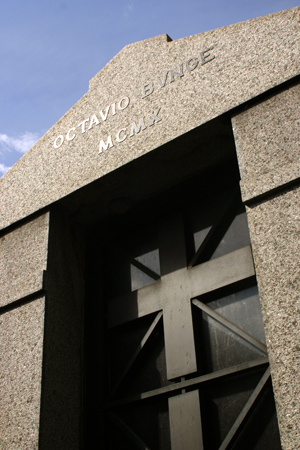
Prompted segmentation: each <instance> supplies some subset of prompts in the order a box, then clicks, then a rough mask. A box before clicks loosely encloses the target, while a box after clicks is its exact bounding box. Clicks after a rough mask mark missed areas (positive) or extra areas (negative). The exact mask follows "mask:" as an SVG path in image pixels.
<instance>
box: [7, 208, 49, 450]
mask: <svg viewBox="0 0 300 450" xmlns="http://www.w3.org/2000/svg"><path fill="white" fill-rule="evenodd" d="M48 229H49V214H44V215H43V216H41V217H39V218H37V219H34V220H32V221H31V222H29V223H27V224H26V225H23V226H21V227H19V228H16V229H15V230H13V231H10V232H9V233H7V234H5V235H2V237H1V239H0V280H1V281H0V392H1V395H0V416H1V419H0V448H1V449H9V450H19V449H21V448H22V449H24V450H34V449H38V441H39V421H40V398H41V383H42V360H43V340H44V339H43V338H44V313H45V296H44V291H43V273H44V270H45V269H46V267H47V252H48Z"/></svg>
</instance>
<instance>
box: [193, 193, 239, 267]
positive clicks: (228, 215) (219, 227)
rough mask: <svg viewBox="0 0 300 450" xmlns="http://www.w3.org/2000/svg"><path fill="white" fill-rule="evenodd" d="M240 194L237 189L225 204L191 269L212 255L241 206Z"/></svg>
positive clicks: (198, 251)
mask: <svg viewBox="0 0 300 450" xmlns="http://www.w3.org/2000/svg"><path fill="white" fill-rule="evenodd" d="M239 196H240V194H239V191H238V190H236V189H235V190H234V191H233V193H232V197H231V198H230V200H229V202H228V203H227V204H226V205H225V208H222V209H221V212H220V215H219V218H218V220H217V221H216V222H215V224H214V225H213V226H212V227H211V229H210V230H209V232H208V233H207V235H206V237H205V239H204V241H203V242H202V244H201V245H200V247H199V248H198V250H197V251H196V253H195V254H194V256H193V258H192V259H191V261H190V262H189V264H188V268H189V269H191V268H192V267H193V266H194V265H195V264H196V263H197V262H199V261H200V262H201V261H202V262H204V261H205V260H208V259H209V258H210V257H211V255H212V254H213V252H214V251H215V249H216V248H217V245H218V243H219V242H220V240H221V238H222V237H223V235H224V234H225V233H226V231H227V230H228V228H229V226H230V224H231V222H232V221H233V219H234V215H235V212H236V211H237V209H238V207H239V201H238V200H239Z"/></svg>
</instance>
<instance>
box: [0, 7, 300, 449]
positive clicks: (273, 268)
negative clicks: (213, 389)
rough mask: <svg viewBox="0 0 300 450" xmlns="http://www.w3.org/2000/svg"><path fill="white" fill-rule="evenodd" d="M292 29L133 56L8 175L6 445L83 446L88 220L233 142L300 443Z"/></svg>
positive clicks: (0, 301) (225, 157)
mask: <svg viewBox="0 0 300 450" xmlns="http://www.w3.org/2000/svg"><path fill="white" fill-rule="evenodd" d="M299 22H300V7H297V8H294V9H291V10H288V11H283V12H280V13H276V14H272V15H270V16H266V17H262V18H258V19H254V20H251V21H247V22H244V23H240V24H236V25H232V26H229V27H226V28H222V29H219V30H213V31H209V32H206V33H202V34H199V35H195V36H190V37H188V38H185V39H180V40H178V41H174V42H173V41H171V40H170V38H169V37H168V36H167V35H163V36H158V37H156V38H153V39H149V40H147V41H143V42H138V43H135V44H131V45H129V46H127V47H125V48H124V49H123V50H122V51H121V52H120V53H119V54H118V55H117V56H116V57H115V58H113V60H112V61H110V62H109V63H108V64H107V65H106V66H105V67H104V68H103V69H102V70H101V71H100V72H99V74H97V75H96V76H95V77H94V78H93V79H92V80H91V82H90V88H89V91H88V93H87V94H86V95H85V96H84V97H83V98H82V99H81V100H79V102H78V103H77V104H76V105H74V107H72V108H71V109H70V111H68V112H67V113H66V114H65V116H64V117H63V118H62V119H61V120H60V121H59V122H58V123H57V124H55V125H54V127H53V128H51V130H49V132H48V133H46V134H45V136H44V137H43V138H41V139H40V141H39V142H38V143H37V144H36V145H35V146H34V147H33V148H32V149H31V150H30V151H29V152H28V153H27V154H25V155H24V156H23V157H22V158H21V160H20V161H19V162H18V163H17V164H16V165H15V166H14V167H13V168H12V169H11V170H10V171H9V172H8V173H7V174H5V176H4V177H3V178H1V180H0V213H1V214H0V217H1V218H0V229H1V238H0V252H1V253H0V256H1V258H0V273H1V284H0V331H1V340H0V363H1V368H0V388H1V391H2V392H1V405H0V406H1V414H2V416H3V419H1V421H0V432H1V433H0V436H1V437H0V449H1V450H2V449H3V450H7V449H9V450H14V449H19V448H22V449H25V450H26V449H28V450H29V449H30V450H34V449H38V448H39V449H40V450H48V449H49V450H50V449H51V450H53V449H57V450H60V449H62V448H66V449H68V450H77V449H78V450H79V448H81V446H82V439H83V437H82V436H83V430H82V422H83V421H82V414H83V410H84V405H83V397H84V395H83V388H82V386H83V377H84V367H83V366H84V350H83V347H84V305H85V302H86V301H88V300H87V297H86V292H87V287H86V264H87V259H88V257H87V253H86V248H85V239H86V230H87V228H86V227H87V224H88V225H90V224H94V223H95V222H96V220H99V218H101V219H104V218H105V217H107V216H109V215H110V214H120V213H126V211H127V210H129V209H130V208H131V207H132V205H133V204H135V205H136V204H137V203H138V202H141V201H142V200H143V199H145V198H149V197H150V196H151V195H154V194H156V195H157V194H158V193H159V192H162V191H163V190H166V189H167V188H168V187H170V186H174V185H175V184H176V183H178V182H179V181H181V180H182V179H188V177H191V176H194V177H195V176H196V175H197V176H200V177H201V173H204V172H205V171H207V170H208V169H209V170H212V168H213V167H216V166H217V165H219V166H220V165H221V164H224V168H225V167H227V166H226V164H227V163H228V162H230V163H231V162H232V161H233V160H235V156H236V155H235V147H234V140H235V146H236V153H237V159H238V164H239V168H240V174H241V190H242V195H243V200H244V202H245V204H246V206H247V214H248V220H249V226H250V234H251V242H252V247H253V256H254V262H255V269H256V273H257V279H258V286H259V292H260V298H261V304H262V311H263V317H264V324H265V330H266V338H267V346H268V352H269V358H270V367H271V374H272V380H273V387H274V394H275V400H276V406H277V413H278V421H279V428H280V433H281V439H282V447H283V449H284V450H292V449H296V448H300V444H299V442H300V439H299V437H300V435H299V423H300V383H299V380H298V373H299V369H300V367H299V366H300V356H299V355H300V348H299V336H300V329H299V322H300V320H299V317H300V305H299V298H298V297H299V250H300V249H299V245H300V244H299V242H300V241H299V234H300V229H299V223H300V222H299V211H300V208H299V207H300V190H299V184H300V180H299V167H300V166H299V162H298V160H299V151H300V147H299V123H300V117H299V106H300V88H299V48H300V38H299ZM231 120H232V125H233V131H232V129H231ZM235 163H236V162H235V161H234V164H235ZM235 167H236V166H235ZM46 208H47V211H48V212H46V213H45V209H46ZM97 211H98V212H97ZM39 213H40V214H41V215H40V216H38V214H39ZM89 264H91V263H89Z"/></svg>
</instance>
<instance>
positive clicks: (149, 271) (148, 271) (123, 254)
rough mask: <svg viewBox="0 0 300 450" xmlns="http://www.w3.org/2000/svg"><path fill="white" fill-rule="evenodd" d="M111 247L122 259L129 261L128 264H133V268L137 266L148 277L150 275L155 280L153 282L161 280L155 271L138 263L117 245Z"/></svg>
mask: <svg viewBox="0 0 300 450" xmlns="http://www.w3.org/2000/svg"><path fill="white" fill-rule="evenodd" d="M110 247H111V248H112V250H113V251H114V252H115V253H116V254H117V255H118V256H119V257H120V256H121V258H123V259H125V260H127V261H128V262H130V264H132V265H133V266H135V267H136V268H137V269H139V270H141V271H142V272H144V273H145V274H146V275H148V276H149V277H151V278H153V280H159V279H160V275H159V274H158V273H156V272H154V270H152V269H150V268H149V267H147V266H145V265H144V264H143V263H141V262H139V261H137V260H136V259H135V258H134V257H133V256H131V255H129V254H128V253H126V252H125V251H124V250H122V249H121V248H119V247H118V248H116V247H115V245H112V244H110Z"/></svg>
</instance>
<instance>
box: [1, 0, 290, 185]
mask: <svg viewBox="0 0 300 450" xmlns="http://www.w3.org/2000/svg"><path fill="white" fill-rule="evenodd" d="M294 6H299V2H297V1H295V0H240V1H238V0H205V1H202V0H198V1H196V0H185V1H177V0H151V1H143V0H139V1H138V0H125V1H121V0H108V1H104V0H98V1H97V0H84V1H82V0H80V1H79V0H47V1H45V0H9V1H6V2H5V1H3V2H1V5H0V60H1V61H2V63H1V70H0V102H1V108H0V176H1V175H3V173H5V171H6V170H8V168H9V167H11V166H12V165H13V164H14V163H15V162H16V161H17V160H18V159H19V158H20V157H21V156H22V154H24V153H25V152H26V151H27V150H28V149H29V148H30V147H31V146H32V145H33V144H34V143H35V142H36V141H37V139H38V138H40V137H41V136H43V134H45V133H46V131H47V130H48V129H49V128H51V127H52V126H53V125H54V124H55V123H56V122H57V121H58V120H59V119H60V118H61V117H62V116H63V115H64V114H65V113H66V112H67V111H68V109H69V108H70V107H71V106H72V105H73V104H74V103H76V102H77V101H78V100H79V99H80V98H81V97H82V95H84V94H85V92H87V90H88V83H89V80H90V79H91V78H92V77H93V76H94V75H95V74H96V73H97V72H99V70H101V69H102V67H104V66H105V64H106V63H107V62H108V61H109V60H110V59H112V58H113V57H114V56H115V55H116V54H117V53H118V52H119V51H120V50H121V49H122V48H123V47H124V46H125V45H127V44H130V43H132V42H136V41H140V40H143V39H147V38H150V37H153V36H157V35H159V34H164V33H167V34H169V36H170V37H171V38H172V39H173V40H176V39H179V38H182V37H185V36H189V35H193V34H198V33H202V32H204V31H207V30H211V29H214V28H219V27H222V26H226V25H230V24H232V23H236V22H241V21H244V20H248V19H252V18H254V17H258V16H263V15H266V14H271V13H273V12H277V11H280V10H283V9H288V8H292V7H294Z"/></svg>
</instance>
